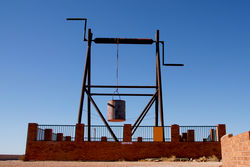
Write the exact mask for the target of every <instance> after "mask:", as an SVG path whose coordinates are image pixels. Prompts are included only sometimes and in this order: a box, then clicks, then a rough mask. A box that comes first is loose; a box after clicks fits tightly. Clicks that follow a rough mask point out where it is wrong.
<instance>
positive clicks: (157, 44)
mask: <svg viewBox="0 0 250 167" xmlns="http://www.w3.org/2000/svg"><path fill="white" fill-rule="evenodd" d="M155 38H156V67H157V75H158V77H157V78H158V99H159V110H160V121H161V126H162V127H164V116H163V104H162V86H161V64H160V53H159V30H156V35H155ZM162 131H163V132H162V133H163V142H164V141H165V135H164V128H163V130H162Z"/></svg>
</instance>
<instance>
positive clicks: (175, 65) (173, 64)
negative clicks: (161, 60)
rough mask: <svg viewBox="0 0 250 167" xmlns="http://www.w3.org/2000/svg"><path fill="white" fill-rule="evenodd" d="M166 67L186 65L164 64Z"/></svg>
mask: <svg viewBox="0 0 250 167" xmlns="http://www.w3.org/2000/svg"><path fill="white" fill-rule="evenodd" d="M163 65H164V66H184V64H163Z"/></svg>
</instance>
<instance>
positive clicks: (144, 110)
mask: <svg viewBox="0 0 250 167" xmlns="http://www.w3.org/2000/svg"><path fill="white" fill-rule="evenodd" d="M156 95H157V92H155V94H154V96H153V97H152V98H151V99H150V100H149V102H148V104H147V105H146V107H145V108H144V109H143V111H142V112H141V114H140V116H139V117H138V118H137V120H136V121H135V123H134V125H133V126H132V129H131V130H133V129H134V128H135V127H136V126H137V123H138V122H139V121H140V120H141V118H142V117H143V115H144V113H145V112H146V110H147V109H148V106H149V105H150V104H151V102H152V101H154V99H155V97H156Z"/></svg>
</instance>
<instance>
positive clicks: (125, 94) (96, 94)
mask: <svg viewBox="0 0 250 167" xmlns="http://www.w3.org/2000/svg"><path fill="white" fill-rule="evenodd" d="M90 95H91V96H153V95H154V94H133V93H119V94H113V93H91V94H90Z"/></svg>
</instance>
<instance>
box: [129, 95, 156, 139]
mask: <svg viewBox="0 0 250 167" xmlns="http://www.w3.org/2000/svg"><path fill="white" fill-rule="evenodd" d="M155 97H156V96H154V97H153V99H152V101H150V102H149V103H148V105H147V106H146V108H145V109H146V110H145V111H144V112H143V115H142V117H141V119H140V120H139V122H138V123H137V125H136V126H134V130H133V131H132V133H131V135H133V134H134V133H135V131H136V129H137V128H138V127H139V126H140V124H141V122H142V120H143V119H144V117H145V116H146V114H147V113H148V111H149V109H150V108H151V106H152V105H153V103H154V101H155Z"/></svg>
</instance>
